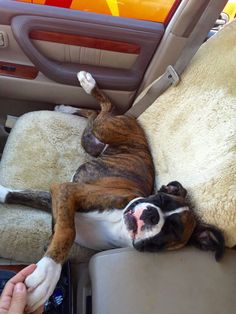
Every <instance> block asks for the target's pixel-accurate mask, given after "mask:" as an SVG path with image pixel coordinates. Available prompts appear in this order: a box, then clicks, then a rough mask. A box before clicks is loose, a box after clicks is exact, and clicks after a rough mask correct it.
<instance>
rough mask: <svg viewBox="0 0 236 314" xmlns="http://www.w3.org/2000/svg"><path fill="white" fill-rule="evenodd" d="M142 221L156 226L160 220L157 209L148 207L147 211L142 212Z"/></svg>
mask: <svg viewBox="0 0 236 314" xmlns="http://www.w3.org/2000/svg"><path fill="white" fill-rule="evenodd" d="M140 219H141V220H143V221H144V223H145V224H147V225H156V224H158V222H159V220H160V216H159V213H158V211H157V209H156V208H155V207H152V206H147V209H144V211H143V212H142V215H141V216H140Z"/></svg>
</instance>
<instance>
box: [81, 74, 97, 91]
mask: <svg viewBox="0 0 236 314" xmlns="http://www.w3.org/2000/svg"><path fill="white" fill-rule="evenodd" d="M77 77H78V80H79V82H80V85H81V86H82V87H83V89H84V91H85V92H86V93H87V94H91V91H92V90H93V89H94V87H95V86H96V81H95V79H94V78H93V77H92V75H91V74H90V73H88V72H85V71H80V72H78V73H77Z"/></svg>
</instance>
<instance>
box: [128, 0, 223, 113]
mask: <svg viewBox="0 0 236 314" xmlns="http://www.w3.org/2000/svg"><path fill="white" fill-rule="evenodd" d="M226 3H227V0H221V1H220V0H217V1H216V0H210V1H209V3H208V6H207V8H206V9H205V11H204V12H203V14H202V16H201V18H200V19H199V21H198V23H197V24H196V26H195V27H194V29H193V31H192V33H191V35H190V36H189V38H188V39H187V42H186V45H185V47H184V49H183V51H182V53H181V55H180V57H179V59H178V60H177V61H176V63H175V65H174V66H171V65H169V66H168V67H167V69H166V71H165V72H164V74H162V75H161V76H160V77H159V78H158V79H156V80H155V81H154V82H153V83H152V84H150V85H149V86H148V87H147V88H146V89H145V90H144V91H143V92H142V93H141V94H140V95H139V96H138V98H137V99H136V100H135V102H134V104H133V106H132V107H131V108H130V109H129V110H128V111H127V112H126V113H125V115H128V116H132V117H135V118H137V117H139V116H140V115H141V114H142V113H143V112H144V111H145V110H146V109H147V108H148V107H149V106H151V104H152V103H153V102H154V101H155V100H156V99H157V98H158V97H159V96H160V95H161V94H162V93H164V92H165V91H166V90H167V89H168V88H169V87H170V86H171V85H173V86H176V85H177V84H178V83H179V81H180V75H181V74H182V73H183V71H184V70H185V68H186V67H187V65H188V64H189V63H190V61H191V59H192V58H193V56H194V55H195V53H196V52H197V50H198V48H199V47H200V46H201V44H202V43H203V42H204V40H205V38H206V37H207V34H208V32H209V29H211V27H213V25H214V23H215V21H216V20H217V18H218V17H219V14H220V13H221V12H222V10H223V8H224V6H225V5H226Z"/></svg>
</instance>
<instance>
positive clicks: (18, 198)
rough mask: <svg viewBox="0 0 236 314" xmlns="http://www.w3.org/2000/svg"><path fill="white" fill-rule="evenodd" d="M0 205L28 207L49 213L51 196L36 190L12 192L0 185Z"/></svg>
mask: <svg viewBox="0 0 236 314" xmlns="http://www.w3.org/2000/svg"><path fill="white" fill-rule="evenodd" d="M0 203H2V204H18V205H24V206H29V207H33V208H37V209H41V210H43V211H47V212H51V194H50V193H49V192H46V191H37V190H12V189H9V188H6V187H4V186H2V185H0Z"/></svg>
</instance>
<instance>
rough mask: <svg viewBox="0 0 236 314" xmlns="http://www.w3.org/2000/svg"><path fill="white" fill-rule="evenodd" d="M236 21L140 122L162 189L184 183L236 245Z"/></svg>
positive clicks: (199, 210)
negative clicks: (175, 183) (170, 184)
mask: <svg viewBox="0 0 236 314" xmlns="http://www.w3.org/2000/svg"><path fill="white" fill-rule="evenodd" d="M235 43H236V20H235V21H234V22H232V23H230V24H228V25H226V26H225V27H224V28H223V29H222V30H221V31H220V32H219V33H218V34H217V35H215V36H214V37H212V38H211V39H210V40H209V41H207V42H206V43H205V44H204V45H202V47H201V48H200V49H199V51H198V52H197V54H196V55H195V57H194V59H193V60H192V62H191V64H190V65H189V67H188V68H187V70H186V71H185V73H184V74H183V75H182V77H181V83H180V84H179V85H178V86H177V87H171V88H170V89H168V90H167V92H165V93H164V94H163V95H162V96H161V97H159V98H158V99H157V100H156V101H155V102H154V104H152V106H151V107H149V109H148V110H146V112H144V113H143V114H142V116H141V117H140V119H139V121H140V122H141V124H142V126H143V127H144V129H145V130H146V134H147V136H148V139H149V142H150V147H151V150H152V154H153V158H154V163H155V166H156V181H157V186H158V187H159V186H160V185H162V184H167V183H168V182H170V181H172V180H178V181H180V182H181V183H182V184H183V185H184V186H185V187H186V188H187V190H188V192H189V198H190V200H191V201H192V205H193V207H194V208H195V210H196V212H197V213H198V215H199V217H200V218H202V219H203V220H204V221H205V222H208V223H211V224H214V225H216V226H218V227H219V228H221V229H222V230H223V231H224V234H225V237H226V244H227V245H228V246H229V247H232V246H234V245H236V177H235V174H236V145H235V144H236V45H235Z"/></svg>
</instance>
